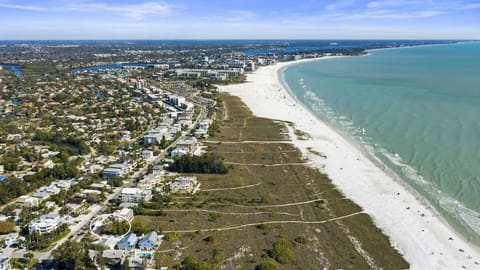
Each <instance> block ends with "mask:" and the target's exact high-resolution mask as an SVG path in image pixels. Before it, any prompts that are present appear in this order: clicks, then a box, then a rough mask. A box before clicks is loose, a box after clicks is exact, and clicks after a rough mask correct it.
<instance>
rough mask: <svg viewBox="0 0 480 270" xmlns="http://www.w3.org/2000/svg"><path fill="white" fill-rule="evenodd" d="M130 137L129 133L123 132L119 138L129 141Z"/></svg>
mask: <svg viewBox="0 0 480 270" xmlns="http://www.w3.org/2000/svg"><path fill="white" fill-rule="evenodd" d="M131 139H132V136H131V135H130V134H128V133H127V134H123V135H122V138H121V140H122V141H127V142H128V141H130V140H131Z"/></svg>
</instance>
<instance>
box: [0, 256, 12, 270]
mask: <svg viewBox="0 0 480 270" xmlns="http://www.w3.org/2000/svg"><path fill="white" fill-rule="evenodd" d="M10 269H11V268H10V258H9V257H8V256H7V255H5V254H4V253H0V270H10Z"/></svg>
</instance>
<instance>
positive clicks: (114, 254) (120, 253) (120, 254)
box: [102, 249, 125, 259]
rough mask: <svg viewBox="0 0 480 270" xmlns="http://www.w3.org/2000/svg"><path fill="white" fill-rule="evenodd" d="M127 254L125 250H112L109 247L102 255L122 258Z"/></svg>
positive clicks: (110, 257)
mask: <svg viewBox="0 0 480 270" xmlns="http://www.w3.org/2000/svg"><path fill="white" fill-rule="evenodd" d="M124 256H125V251H123V250H111V249H107V250H104V251H103V253H102V257H104V258H109V259H120V258H123V257H124Z"/></svg>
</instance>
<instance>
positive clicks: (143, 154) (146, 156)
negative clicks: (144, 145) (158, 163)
mask: <svg viewBox="0 0 480 270" xmlns="http://www.w3.org/2000/svg"><path fill="white" fill-rule="evenodd" d="M140 157H141V158H143V159H146V160H151V159H153V157H154V156H153V151H150V150H143V151H142V152H141V153H140Z"/></svg>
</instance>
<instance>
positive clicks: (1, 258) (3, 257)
mask: <svg viewBox="0 0 480 270" xmlns="http://www.w3.org/2000/svg"><path fill="white" fill-rule="evenodd" d="M8 259H9V258H8V256H7V255H5V254H4V253H0V262H4V261H6V260H8Z"/></svg>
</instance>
